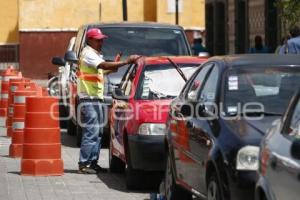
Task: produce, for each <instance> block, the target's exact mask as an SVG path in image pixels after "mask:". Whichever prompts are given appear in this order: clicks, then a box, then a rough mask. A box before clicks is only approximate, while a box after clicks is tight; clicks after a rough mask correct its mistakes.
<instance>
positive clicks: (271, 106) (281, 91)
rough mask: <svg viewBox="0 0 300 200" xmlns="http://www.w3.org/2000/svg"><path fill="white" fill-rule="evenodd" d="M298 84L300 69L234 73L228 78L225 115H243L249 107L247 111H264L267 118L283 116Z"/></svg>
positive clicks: (256, 69)
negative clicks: (268, 116)
mask: <svg viewBox="0 0 300 200" xmlns="http://www.w3.org/2000/svg"><path fill="white" fill-rule="evenodd" d="M299 82H300V67H253V66H249V67H247V68H245V67H240V68H234V69H231V70H229V71H227V73H226V76H225V84H224V86H225V90H224V91H225V92H224V97H223V102H224V108H223V111H224V112H225V113H226V114H227V115H235V114H237V113H242V114H243V113H244V112H243V110H245V109H244V108H245V106H247V109H248V108H249V109H254V110H257V109H263V110H262V112H264V113H266V114H268V113H270V114H274V115H282V114H283V113H284V112H285V110H286V108H287V105H288V103H289V101H290V99H291V97H292V95H293V94H294V92H295V91H296V89H297V88H298V87H297V86H298V85H299ZM248 112H249V110H248ZM253 112H254V111H253ZM244 114H245V113H244Z"/></svg>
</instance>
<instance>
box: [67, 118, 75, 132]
mask: <svg viewBox="0 0 300 200" xmlns="http://www.w3.org/2000/svg"><path fill="white" fill-rule="evenodd" d="M76 132H77V131H76V125H75V124H74V122H73V120H72V119H69V120H68V121H67V134H68V135H76Z"/></svg>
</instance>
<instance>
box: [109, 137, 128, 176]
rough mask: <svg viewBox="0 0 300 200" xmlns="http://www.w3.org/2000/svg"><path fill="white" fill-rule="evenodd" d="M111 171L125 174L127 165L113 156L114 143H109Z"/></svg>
mask: <svg viewBox="0 0 300 200" xmlns="http://www.w3.org/2000/svg"><path fill="white" fill-rule="evenodd" d="M109 171H110V172H112V173H123V172H124V171H125V163H124V162H123V161H122V160H121V159H120V158H118V157H116V156H114V155H112V142H111V141H110V143H109Z"/></svg>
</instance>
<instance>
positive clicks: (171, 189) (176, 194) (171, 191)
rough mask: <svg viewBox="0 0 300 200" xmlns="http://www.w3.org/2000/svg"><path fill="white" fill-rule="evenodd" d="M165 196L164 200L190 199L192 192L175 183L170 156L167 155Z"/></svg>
mask: <svg viewBox="0 0 300 200" xmlns="http://www.w3.org/2000/svg"><path fill="white" fill-rule="evenodd" d="M164 182H165V197H166V200H182V199H184V200H192V194H191V193H189V192H188V191H186V190H185V189H183V188H181V187H179V186H178V185H176V182H175V178H174V174H173V169H172V166H171V158H170V156H167V166H166V173H165V181H164Z"/></svg>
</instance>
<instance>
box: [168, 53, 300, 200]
mask: <svg viewBox="0 0 300 200" xmlns="http://www.w3.org/2000/svg"><path fill="white" fill-rule="evenodd" d="M299 81H300V60H299V56H295V55H272V54H269V55H268V54H265V55H231V56H220V57H213V58H211V59H209V60H208V61H207V62H206V63H204V64H203V65H202V67H201V68H200V69H198V70H197V71H196V72H195V73H194V75H193V76H192V77H191V78H190V80H189V81H188V82H187V83H186V85H185V86H184V88H183V90H182V91H181V93H180V95H179V96H178V97H177V98H175V99H174V101H172V103H171V106H170V107H171V108H170V112H169V118H168V121H167V134H166V143H167V144H168V145H167V147H168V148H167V149H168V150H167V157H168V159H167V166H166V175H165V190H166V199H167V200H170V199H171V200H176V199H178V200H181V199H191V197H192V194H194V195H196V196H200V197H204V198H207V199H208V200H222V199H223V200H241V199H244V200H248V199H254V191H255V184H256V181H257V176H256V170H257V169H258V152H259V144H260V141H261V139H262V137H263V136H264V135H265V133H266V130H267V129H268V128H269V127H271V124H272V122H273V121H274V120H276V119H279V118H280V117H281V116H282V115H283V113H284V112H285V110H286V108H287V105H288V102H289V100H290V99H291V97H292V94H293V92H294V90H295V85H298V83H299Z"/></svg>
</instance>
